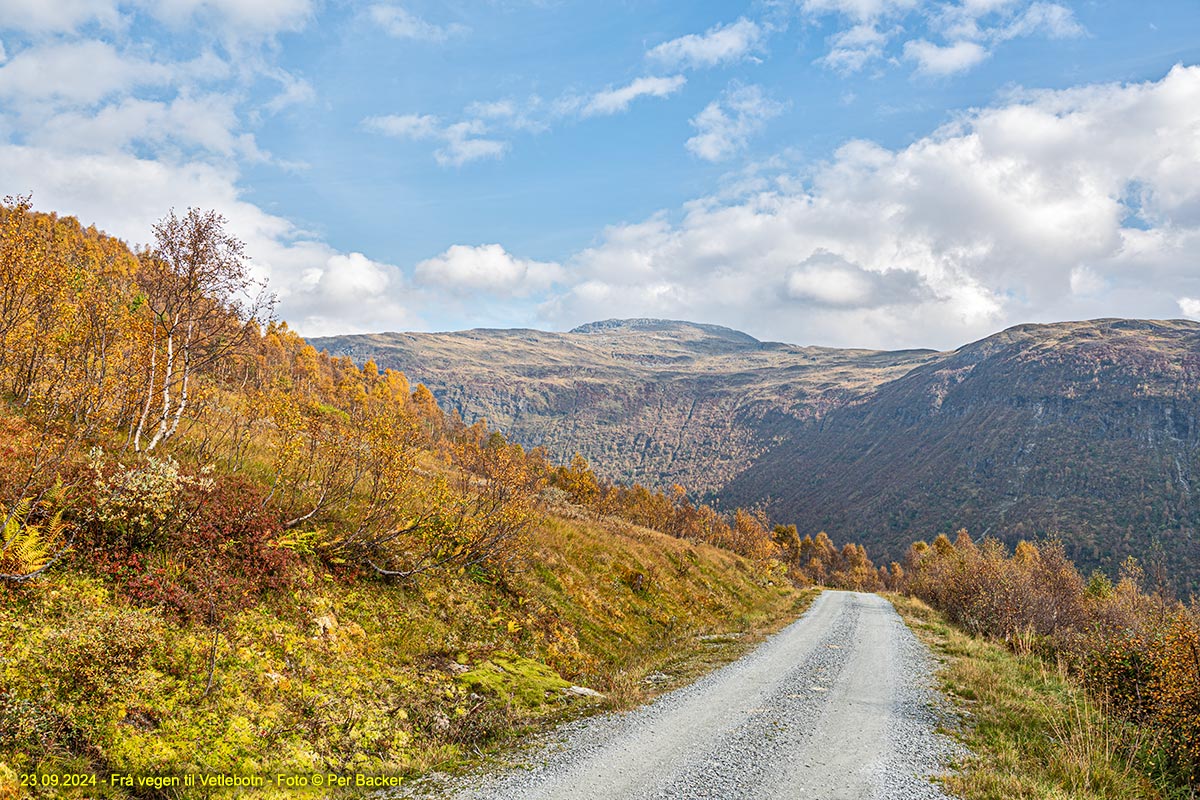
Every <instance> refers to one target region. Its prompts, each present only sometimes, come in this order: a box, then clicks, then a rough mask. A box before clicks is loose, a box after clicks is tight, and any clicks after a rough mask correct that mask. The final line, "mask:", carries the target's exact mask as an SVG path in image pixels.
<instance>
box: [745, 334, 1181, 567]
mask: <svg viewBox="0 0 1200 800" xmlns="http://www.w3.org/2000/svg"><path fill="white" fill-rule="evenodd" d="M1198 387H1200V325H1198V324H1196V323H1193V322H1185V321H1171V322H1153V321H1138V320H1096V321H1092V322H1070V323H1060V324H1055V325H1022V326H1019V327H1016V328H1012V329H1009V330H1007V331H1004V332H1002V333H999V334H996V335H994V336H990V337H988V338H987V339H984V340H982V341H979V342H976V343H974V344H970V345H967V346H965V347H963V348H960V349H959V350H957V351H955V352H953V353H949V354H947V355H945V356H944V357H942V358H939V359H938V360H937V361H933V362H930V363H927V364H925V365H922V366H920V367H918V368H916V369H914V370H912V371H911V372H910V373H908V374H907V375H905V376H903V377H901V378H899V379H897V380H894V381H891V382H889V383H887V384H884V385H881V386H879V387H878V388H877V389H875V390H874V391H872V392H870V393H869V394H867V395H865V396H864V397H862V398H860V399H859V400H858V401H857V402H855V403H853V404H851V405H848V406H845V407H843V408H839V409H836V410H833V411H831V412H830V413H829V414H828V415H826V416H825V417H824V418H823V419H822V420H821V421H820V422H819V423H818V424H816V425H812V426H810V427H808V428H806V429H804V430H803V431H801V432H798V433H797V434H796V435H794V436H793V437H791V438H790V439H789V440H788V441H786V442H783V443H781V444H779V445H778V446H777V447H775V448H774V449H773V450H772V451H771V452H770V453H767V454H766V455H764V456H763V457H762V458H761V459H759V460H758V462H757V463H756V464H755V465H754V466H753V467H752V468H751V469H749V470H747V471H745V472H744V473H742V474H741V475H740V476H739V477H738V478H737V479H735V480H734V481H733V482H731V483H730V484H729V485H728V486H726V487H725V488H724V489H723V490H722V497H723V498H724V499H726V500H727V501H730V502H736V501H738V500H741V501H742V502H745V501H748V500H750V499H751V498H753V499H754V500H756V501H757V500H761V499H763V498H769V509H770V511H771V512H772V514H773V515H775V516H776V517H778V518H780V519H789V520H794V521H796V522H797V523H798V524H799V526H800V528H801V530H806V529H817V528H824V529H826V530H828V531H829V532H830V533H831V534H833V535H837V536H856V537H859V539H860V540H861V541H863V542H864V543H866V544H867V545H868V546H870V545H874V548H873V550H872V552H873V553H875V554H876V555H877V556H880V555H885V554H887V555H891V556H893V557H898V556H899V555H900V554H901V553H902V551H903V548H904V547H906V546H907V543H908V542H909V541H911V540H912V539H914V538H925V537H928V536H930V535H932V534H935V533H937V532H946V531H951V530H953V529H954V528H955V527H957V526H966V527H968V528H969V529H970V530H972V531H973V532H974V533H977V534H983V533H991V534H993V535H996V536H1000V537H1001V538H1003V539H1005V540H1006V541H1008V542H1009V543H1010V544H1012V543H1015V541H1016V540H1018V539H1019V538H1021V537H1029V536H1035V535H1042V534H1059V535H1061V536H1062V537H1063V538H1064V540H1065V541H1066V542H1067V544H1068V550H1069V552H1070V553H1071V555H1072V557H1073V558H1074V559H1076V560H1077V561H1078V562H1079V563H1080V564H1081V565H1083V566H1085V567H1094V566H1108V567H1112V566H1114V565H1115V563H1116V562H1119V561H1120V560H1121V559H1123V558H1124V557H1125V556H1126V555H1130V554H1136V555H1138V556H1141V557H1148V560H1149V561H1150V562H1151V563H1154V562H1155V560H1156V559H1157V560H1161V561H1162V562H1163V563H1164V564H1165V565H1169V566H1170V567H1171V570H1172V572H1173V573H1174V574H1175V576H1176V577H1177V578H1178V579H1179V581H1178V585H1181V586H1182V587H1184V588H1189V589H1195V588H1196V587H1197V583H1196V581H1197V579H1198V578H1200V556H1198V555H1197V553H1198V548H1197V545H1198V542H1197V534H1196V531H1197V526H1198V525H1200V495H1198V494H1197V491H1196V490H1197V489H1198V488H1200V487H1195V486H1194V482H1195V476H1196V475H1197V474H1200V450H1198V448H1200V396H1198V395H1197V389H1198Z"/></svg>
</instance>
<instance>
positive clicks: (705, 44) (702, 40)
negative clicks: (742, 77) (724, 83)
mask: <svg viewBox="0 0 1200 800" xmlns="http://www.w3.org/2000/svg"><path fill="white" fill-rule="evenodd" d="M763 33H764V31H763V29H762V27H761V26H760V25H759V24H758V23H756V22H752V21H750V20H748V19H745V18H742V19H739V20H738V21H737V22H732V23H730V24H728V25H715V26H713V27H711V28H709V29H708V30H707V31H705V32H704V33H703V34H695V33H692V34H688V35H687V36H680V37H679V38H678V39H671V40H670V41H667V42H663V43H662V44H660V45H657V46H655V47H653V48H651V49H650V50H649V51H648V52H647V53H646V55H647V56H648V57H649V58H651V59H654V60H655V61H659V62H661V63H663V64H666V65H668V66H671V67H711V66H715V65H716V64H722V63H725V62H729V61H737V60H739V59H742V58H745V57H746V56H748V55H750V54H752V53H753V52H754V51H755V50H757V49H758V48H759V47H760V46H761V44H762V39H763Z"/></svg>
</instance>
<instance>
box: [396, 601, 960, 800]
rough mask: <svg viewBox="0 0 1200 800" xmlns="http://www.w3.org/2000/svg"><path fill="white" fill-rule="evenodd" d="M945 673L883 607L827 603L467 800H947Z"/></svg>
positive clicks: (460, 783)
mask: <svg viewBox="0 0 1200 800" xmlns="http://www.w3.org/2000/svg"><path fill="white" fill-rule="evenodd" d="M935 667H936V664H935V662H934V660H933V658H932V656H931V655H930V654H929V652H928V650H927V649H926V648H925V646H924V645H923V644H922V643H921V642H920V641H919V640H918V639H917V638H916V637H915V636H914V635H913V634H912V632H911V631H910V630H909V629H908V628H907V626H905V625H904V623H903V621H902V620H901V619H900V617H899V615H898V614H897V613H896V611H895V609H893V608H892V606H891V604H889V603H888V602H887V601H886V600H884V599H883V598H881V597H879V596H878V595H872V594H864V593H857V592H839V591H826V592H824V593H823V594H822V595H821V596H820V597H818V598H817V600H816V601H815V602H814V603H813V605H812V607H811V608H810V609H809V610H808V611H807V612H806V613H805V614H804V616H802V617H801V618H800V619H799V620H797V621H796V622H794V623H793V624H792V625H790V626H788V627H787V628H785V629H784V630H782V631H780V632H779V633H777V634H776V635H774V636H772V637H771V638H769V639H768V640H767V641H765V642H764V643H763V644H762V645H760V646H759V647H758V648H757V649H756V650H754V651H753V652H752V653H750V654H748V655H746V656H745V657H743V658H742V659H740V660H738V661H735V662H733V663H731V664H728V665H726V666H725V667H722V668H721V669H719V670H716V671H714V672H712V673H710V674H708V675H706V676H705V677H703V678H701V679H700V680H698V681H696V682H695V683H693V684H691V685H690V686H686V687H683V688H681V689H677V690H675V691H673V692H670V693H669V694H666V695H663V696H662V697H659V698H658V699H657V700H655V701H654V702H653V703H650V704H648V705H646V706H643V707H642V708H639V709H636V710H633V711H629V712H624V713H619V714H618V713H614V714H606V715H602V716H598V717H593V718H591V719H587V720H581V721H578V722H574V723H571V724H568V725H565V726H562V727H561V728H559V729H558V730H556V731H555V732H553V733H552V734H549V735H548V736H546V737H544V738H543V741H542V742H541V743H540V745H539V746H537V747H535V748H533V749H530V750H527V751H525V752H524V753H519V754H518V755H519V756H524V758H525V763H521V764H516V765H514V767H513V768H511V769H508V770H503V771H501V772H499V773H495V774H491V775H483V776H475V777H472V778H463V779H454V780H452V781H451V780H447V779H446V777H445V776H436V777H433V778H432V779H431V780H429V781H426V782H423V783H420V784H417V785H415V786H412V787H409V788H408V789H406V790H405V791H404V792H402V793H401V794H400V795H392V796H394V797H395V796H420V795H421V794H439V795H440V794H444V793H449V796H451V797H453V798H456V799H457V800H483V799H484V798H487V800H624V799H625V798H628V799H629V800H633V799H634V798H638V800H642V799H643V798H671V799H672V800H674V799H676V798H688V799H689V800H690V799H691V798H697V799H698V798H720V800H742V799H745V800H749V798H756V799H757V798H765V799H766V800H782V798H820V799H821V800H842V799H843V798H844V799H845V800H941V798H945V797H946V795H945V794H943V793H942V791H941V790H940V788H939V787H938V786H937V785H936V784H935V783H933V782H931V780H930V778H931V777H932V776H935V775H938V774H941V773H944V772H945V771H946V769H947V764H948V763H949V761H950V760H951V759H953V758H955V757H959V756H961V755H962V753H961V752H960V746H959V745H957V744H956V743H955V742H954V741H953V740H951V739H949V738H948V737H946V736H944V735H942V734H939V733H938V732H937V730H938V726H939V725H941V724H943V723H945V722H947V721H948V720H949V719H950V712H949V709H948V706H947V704H946V702H945V700H944V698H941V697H940V695H939V694H938V693H937V692H936V691H935V690H934V688H933V679H932V675H933V671H934V669H935Z"/></svg>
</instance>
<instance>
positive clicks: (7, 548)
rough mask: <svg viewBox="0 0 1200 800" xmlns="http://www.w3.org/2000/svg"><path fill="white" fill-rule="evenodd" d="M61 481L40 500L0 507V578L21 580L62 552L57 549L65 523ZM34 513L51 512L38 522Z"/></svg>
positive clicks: (64, 549) (24, 501) (45, 565)
mask: <svg viewBox="0 0 1200 800" xmlns="http://www.w3.org/2000/svg"><path fill="white" fill-rule="evenodd" d="M64 494H65V492H64V490H63V485H62V481H61V480H60V481H57V482H55V484H54V488H52V489H50V490H49V491H48V492H46V494H45V495H44V496H43V497H42V498H40V499H34V498H30V497H25V498H22V499H21V500H19V501H18V502H17V503H16V505H14V506H12V508H10V509H6V508H5V507H4V506H3V505H0V517H2V518H3V520H4V530H3V535H2V537H0V578H5V579H8V580H24V579H26V578H30V577H33V576H34V575H36V574H38V573H40V572H42V571H43V570H45V569H47V568H48V567H49V566H50V565H51V564H53V563H54V562H55V561H56V560H57V559H58V558H59V557H60V556H61V555H62V554H63V553H64V552H65V551H66V546H62V547H60V544H61V543H62V541H63V538H64V534H65V533H66V530H67V523H66V522H64V521H63V518H62V516H63V509H62V499H63V495H64ZM35 510H41V511H44V512H46V513H49V512H51V511H53V513H52V514H51V515H50V516H49V517H48V518H45V519H43V520H41V521H40V522H37V523H35V522H33V521H32V518H33V516H34V512H35Z"/></svg>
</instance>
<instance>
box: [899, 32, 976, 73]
mask: <svg viewBox="0 0 1200 800" xmlns="http://www.w3.org/2000/svg"><path fill="white" fill-rule="evenodd" d="M904 57H905V58H907V59H909V60H911V61H915V62H916V63H917V72H920V73H923V74H925V75H937V76H945V75H955V74H957V73H960V72H966V71H967V70H969V69H971V68H972V67H974V66H976V65H977V64H979V63H980V62H982V61H983V60H984V59H986V58H987V57H988V51H987V50H986V49H985V48H984V47H983V46H982V45H980V44H977V43H975V42H965V41H963V42H955V43H954V44H949V45H945V46H940V45H936V44H934V43H933V42H927V41H925V40H924V39H916V40H913V41H909V42H905V43H904Z"/></svg>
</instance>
